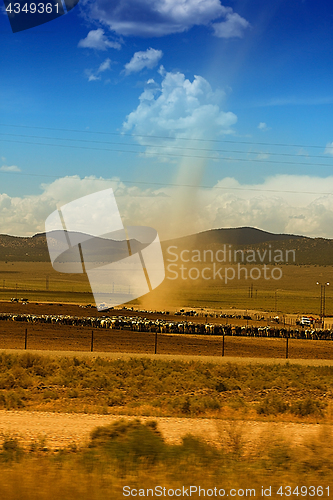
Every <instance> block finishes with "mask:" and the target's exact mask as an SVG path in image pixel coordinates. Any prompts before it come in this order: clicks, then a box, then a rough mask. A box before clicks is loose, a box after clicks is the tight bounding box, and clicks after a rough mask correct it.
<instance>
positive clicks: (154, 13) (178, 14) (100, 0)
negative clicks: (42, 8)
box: [87, 0, 248, 38]
mask: <svg viewBox="0 0 333 500" xmlns="http://www.w3.org/2000/svg"><path fill="white" fill-rule="evenodd" d="M87 5H88V11H89V15H90V17H91V18H93V19H95V20H97V21H99V22H101V23H103V24H105V25H107V26H108V27H109V28H110V30H112V31H115V32H116V33H118V34H120V35H124V36H131V35H134V36H143V37H153V36H164V35H169V34H171V33H182V32H184V31H187V30H189V29H190V28H192V27H193V26H195V25H204V26H210V25H211V24H212V22H213V21H215V20H218V19H220V18H222V19H223V22H222V23H220V24H223V26H219V25H213V28H214V30H215V34H216V35H217V36H224V37H225V38H229V37H230V36H231V37H235V36H236V37H239V36H241V35H240V34H241V33H242V30H244V28H246V27H247V26H248V22H247V21H246V20H245V19H243V18H241V17H240V16H239V15H238V14H236V13H234V12H233V10H232V9H231V8H230V7H224V6H223V5H221V2H220V0H126V1H123V0H111V1H110V0H88V1H87ZM218 33H222V35H219V34H218Z"/></svg>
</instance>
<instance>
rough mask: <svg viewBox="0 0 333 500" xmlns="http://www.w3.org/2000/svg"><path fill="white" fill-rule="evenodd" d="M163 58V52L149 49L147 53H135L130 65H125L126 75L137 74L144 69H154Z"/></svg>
mask: <svg viewBox="0 0 333 500" xmlns="http://www.w3.org/2000/svg"><path fill="white" fill-rule="evenodd" d="M162 56H163V52H162V51H161V50H156V49H152V48H149V49H147V50H146V51H140V52H135V54H134V56H133V57H132V59H131V60H130V62H129V63H127V64H125V73H126V74H127V75H129V74H130V73H137V72H138V71H141V70H142V69H143V68H148V69H152V68H154V67H155V66H156V65H157V64H158V61H159V60H160V59H161V57H162Z"/></svg>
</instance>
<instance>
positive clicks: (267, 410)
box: [256, 394, 289, 415]
mask: <svg viewBox="0 0 333 500" xmlns="http://www.w3.org/2000/svg"><path fill="white" fill-rule="evenodd" d="M288 408H289V405H288V403H285V402H284V401H283V400H282V399H281V398H280V396H278V395H277V394H271V395H268V396H266V397H265V399H264V400H263V401H262V402H261V403H260V404H259V405H258V406H257V408H256V410H257V413H258V415H277V414H278V413H285V412H286V411H287V410H288Z"/></svg>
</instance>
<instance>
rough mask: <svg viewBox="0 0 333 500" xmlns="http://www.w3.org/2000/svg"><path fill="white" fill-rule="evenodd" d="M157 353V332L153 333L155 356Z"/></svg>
mask: <svg viewBox="0 0 333 500" xmlns="http://www.w3.org/2000/svg"><path fill="white" fill-rule="evenodd" d="M156 352H157V330H156V332H155V354H156Z"/></svg>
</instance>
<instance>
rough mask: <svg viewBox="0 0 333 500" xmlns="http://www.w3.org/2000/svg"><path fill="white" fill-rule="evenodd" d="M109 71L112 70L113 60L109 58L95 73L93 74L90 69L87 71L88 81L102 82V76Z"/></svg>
mask: <svg viewBox="0 0 333 500" xmlns="http://www.w3.org/2000/svg"><path fill="white" fill-rule="evenodd" d="M108 69H111V59H109V58H107V59H105V61H104V62H102V63H101V64H100V66H99V67H98V68H97V70H96V71H95V72H93V71H92V70H90V69H87V70H86V71H85V73H86V75H87V77H88V81H89V82H94V81H96V80H101V76H100V74H101V73H104V71H107V70H108Z"/></svg>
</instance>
